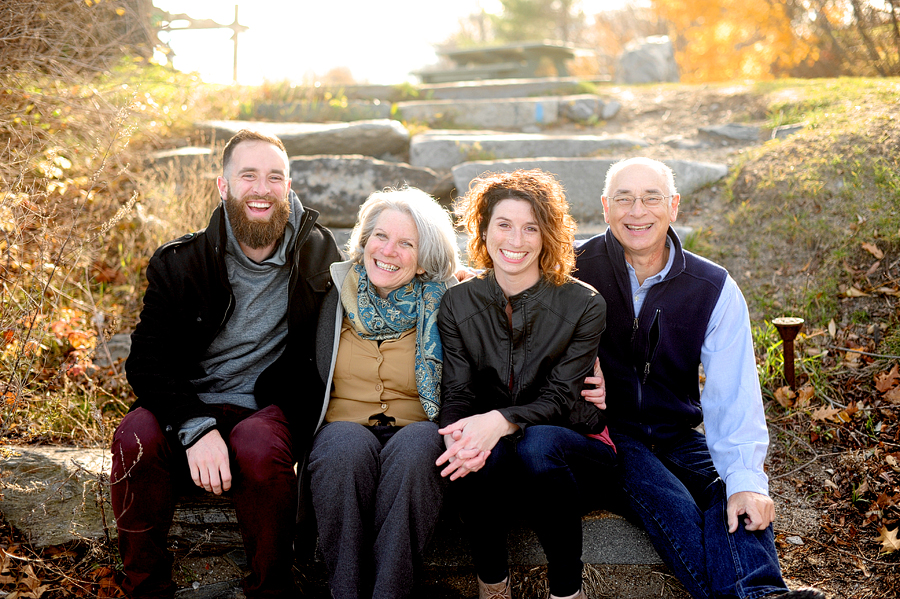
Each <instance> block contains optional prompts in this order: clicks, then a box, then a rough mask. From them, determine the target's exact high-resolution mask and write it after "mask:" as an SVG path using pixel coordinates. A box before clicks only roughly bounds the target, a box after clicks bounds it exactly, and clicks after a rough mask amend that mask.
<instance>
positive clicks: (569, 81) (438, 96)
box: [416, 77, 601, 100]
mask: <svg viewBox="0 0 900 599" xmlns="http://www.w3.org/2000/svg"><path fill="white" fill-rule="evenodd" d="M591 83H601V81H594V82H591ZM584 88H585V81H584V80H583V79H579V78H578V77H537V78H533V79H483V80H480V81H455V82H451V83H434V84H430V85H428V84H425V85H419V86H417V87H416V90H417V91H418V93H419V98H421V99H424V100H497V99H502V98H528V97H532V96H553V95H572V94H578V93H579V92H581V91H582V90H583V89H584Z"/></svg>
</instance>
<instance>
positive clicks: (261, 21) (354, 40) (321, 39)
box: [153, 0, 618, 85]
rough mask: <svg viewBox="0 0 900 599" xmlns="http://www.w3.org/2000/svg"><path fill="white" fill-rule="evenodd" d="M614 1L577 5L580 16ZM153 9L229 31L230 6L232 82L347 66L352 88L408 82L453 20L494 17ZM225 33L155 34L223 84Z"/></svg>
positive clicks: (400, 9) (439, 12) (385, 9)
mask: <svg viewBox="0 0 900 599" xmlns="http://www.w3.org/2000/svg"><path fill="white" fill-rule="evenodd" d="M616 1H618V0H583V5H584V9H585V12H586V13H587V14H593V12H592V11H593V10H594V9H595V8H596V9H597V11H599V10H601V9H602V6H605V5H609V4H611V3H615V2H616ZM153 4H154V5H155V6H157V7H158V8H161V9H163V10H166V11H168V12H170V13H173V14H178V13H184V14H187V15H189V16H190V17H192V18H194V19H213V20H214V21H216V22H217V23H221V24H226V25H230V24H231V23H232V22H233V21H234V6H235V4H237V5H238V23H240V24H241V25H246V26H247V27H249V29H248V30H247V31H245V32H243V33H241V34H240V35H239V36H238V66H237V77H238V82H239V83H241V84H244V85H257V84H260V83H262V82H263V81H264V80H269V81H283V80H291V81H295V82H298V83H299V82H302V81H304V80H309V79H310V77H311V74H313V73H315V74H317V75H320V76H321V75H323V74H325V73H326V72H328V71H329V70H330V69H332V68H335V67H347V68H349V69H350V72H351V74H352V75H353V77H354V79H355V80H356V81H358V82H368V83H382V84H389V85H393V84H398V83H402V82H404V81H411V82H415V81H417V79H416V78H415V77H414V76H413V75H411V74H410V71H415V70H418V69H421V68H422V67H425V66H427V65H431V64H434V63H436V62H437V56H436V54H435V52H434V46H435V45H436V44H439V43H441V42H443V41H444V40H446V39H447V38H448V37H449V36H450V35H451V34H453V33H454V32H455V31H456V30H457V29H458V28H459V20H460V19H461V18H463V17H465V16H466V15H469V14H472V13H477V12H479V11H480V10H481V9H482V8H483V9H484V10H486V11H487V12H492V13H493V12H499V6H500V3H499V2H498V1H497V0H437V1H430V0H381V1H378V0H240V1H231V2H229V1H228V0H153ZM231 35H232V32H231V30H230V29H221V30H190V31H173V32H166V33H161V34H160V38H161V39H162V40H163V41H169V44H170V46H171V47H172V49H173V50H174V51H175V53H176V56H175V57H174V59H173V63H174V65H175V68H177V69H179V70H182V71H186V72H194V71H196V72H198V73H200V75H201V77H202V78H203V80H204V81H207V82H209V83H231V81H232V73H233V64H234V42H233V41H232V40H231Z"/></svg>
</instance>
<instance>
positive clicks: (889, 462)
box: [884, 455, 900, 472]
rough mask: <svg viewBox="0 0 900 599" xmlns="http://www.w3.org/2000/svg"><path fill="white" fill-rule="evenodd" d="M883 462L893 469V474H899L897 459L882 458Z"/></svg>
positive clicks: (899, 468) (899, 465) (889, 456)
mask: <svg viewBox="0 0 900 599" xmlns="http://www.w3.org/2000/svg"><path fill="white" fill-rule="evenodd" d="M884 461H885V462H887V465H888V466H890V467H891V468H893V469H894V472H900V463H898V462H897V458H895V457H894V456H892V455H886V456H884Z"/></svg>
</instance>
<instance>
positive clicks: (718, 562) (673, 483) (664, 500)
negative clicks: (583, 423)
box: [611, 430, 787, 599]
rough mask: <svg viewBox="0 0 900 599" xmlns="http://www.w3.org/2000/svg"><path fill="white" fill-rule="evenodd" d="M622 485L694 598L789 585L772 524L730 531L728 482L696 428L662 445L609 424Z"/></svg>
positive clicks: (750, 597)
mask: <svg viewBox="0 0 900 599" xmlns="http://www.w3.org/2000/svg"><path fill="white" fill-rule="evenodd" d="M611 436H612V439H613V442H614V443H615V444H616V449H617V450H618V453H619V464H620V473H621V478H622V488H623V490H624V492H625V495H626V496H627V500H628V501H629V502H630V507H631V509H632V510H633V511H634V515H635V516H636V517H637V518H638V520H639V521H640V522H641V523H642V524H643V526H644V528H645V529H646V530H647V532H648V533H649V535H650V538H651V540H652V541H653V546H654V547H656V550H657V552H659V554H660V556H661V557H662V559H663V561H664V562H665V563H666V565H667V566H668V567H669V568H670V569H671V570H672V571H673V572H674V573H675V575H676V576H677V577H678V579H679V580H680V581H681V582H682V584H683V585H684V586H685V588H686V589H687V590H688V592H689V593H690V594H691V596H692V597H694V598H695V599H707V598H710V599H711V598H716V599H718V598H726V597H727V598H739V599H757V598H759V597H765V596H766V595H769V594H771V593H776V592H784V591H785V590H786V589H787V587H786V586H785V584H784V580H783V579H782V577H781V568H780V567H779V565H778V553H777V551H776V550H775V539H774V533H773V531H772V526H771V525H770V526H769V527H768V528H766V529H765V530H762V531H747V530H746V529H744V525H743V523H741V524H740V525H739V526H738V529H737V531H736V532H734V533H729V532H728V515H727V512H726V505H727V499H726V496H725V482H724V481H723V480H722V479H721V478H720V477H719V475H718V473H717V472H716V469H715V467H714V466H713V463H712V458H711V457H710V455H709V449H708V448H707V446H706V437H705V436H704V435H703V434H701V433H699V432H697V431H694V430H691V431H689V432H688V433H686V434H684V435H682V436H681V437H679V438H677V439H675V440H673V441H671V442H669V443H666V444H665V445H663V446H661V447H648V446H647V445H646V444H644V443H642V442H640V441H638V440H636V439H634V438H632V437H630V436H628V435H625V434H621V433H616V432H615V431H611Z"/></svg>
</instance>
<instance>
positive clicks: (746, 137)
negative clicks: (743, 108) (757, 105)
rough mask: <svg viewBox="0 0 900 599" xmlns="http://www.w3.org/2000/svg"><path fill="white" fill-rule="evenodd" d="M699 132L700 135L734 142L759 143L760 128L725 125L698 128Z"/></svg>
mask: <svg viewBox="0 0 900 599" xmlns="http://www.w3.org/2000/svg"><path fill="white" fill-rule="evenodd" d="M699 131H700V133H702V134H704V135H707V136H709V137H713V138H719V139H727V140H734V141H759V133H760V128H759V127H757V126H756V125H742V124H740V123H727V124H725V125H711V126H709V127H700V129H699Z"/></svg>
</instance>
